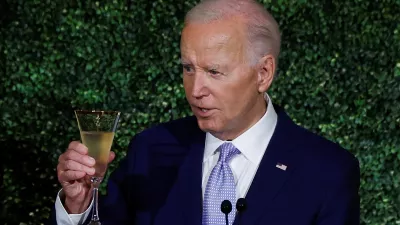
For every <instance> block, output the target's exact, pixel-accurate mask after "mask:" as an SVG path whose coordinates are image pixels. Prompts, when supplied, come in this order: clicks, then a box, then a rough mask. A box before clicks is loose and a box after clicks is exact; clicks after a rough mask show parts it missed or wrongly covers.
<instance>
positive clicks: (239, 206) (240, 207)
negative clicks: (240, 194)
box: [236, 198, 247, 212]
mask: <svg viewBox="0 0 400 225" xmlns="http://www.w3.org/2000/svg"><path fill="white" fill-rule="evenodd" d="M246 208H247V204H246V199H244V198H239V199H238V200H237V202H236V210H237V211H238V212H243V211H244V210H246Z"/></svg>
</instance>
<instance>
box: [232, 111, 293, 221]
mask: <svg viewBox="0 0 400 225" xmlns="http://www.w3.org/2000/svg"><path fill="white" fill-rule="evenodd" d="M290 123H291V121H289V118H288V117H287V116H286V115H285V114H284V113H283V112H282V113H279V114H278V123H277V126H276V128H275V131H274V134H273V136H272V138H271V141H270V143H269V145H268V147H267V150H266V152H265V154H264V156H263V159H262V160H261V162H260V165H259V168H258V170H257V173H256V174H255V176H254V179H253V182H252V183H251V186H250V188H249V191H248V193H247V195H246V201H247V207H248V208H247V210H246V212H244V213H243V215H242V219H241V220H242V221H243V224H256V222H257V221H258V220H259V218H260V217H261V216H262V215H263V214H265V208H266V206H268V205H269V204H271V202H272V200H273V198H274V197H275V196H276V194H277V193H278V192H279V190H280V188H281V187H282V186H283V185H284V184H285V182H286V181H287V179H288V178H289V176H290V174H291V173H292V172H293V170H294V162H293V160H292V158H293V157H291V154H290V151H291V150H292V149H293V148H292V146H291V145H290V143H289V141H288V138H287V132H288V129H290V126H293V125H291V124H290ZM288 126H289V127H288ZM278 164H281V165H283V167H282V166H279V167H281V168H278V167H277V165H278ZM284 166H286V168H284ZM238 218H239V217H237V219H236V220H235V224H238V223H239V221H238Z"/></svg>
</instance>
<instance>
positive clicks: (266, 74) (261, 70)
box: [258, 55, 276, 93]
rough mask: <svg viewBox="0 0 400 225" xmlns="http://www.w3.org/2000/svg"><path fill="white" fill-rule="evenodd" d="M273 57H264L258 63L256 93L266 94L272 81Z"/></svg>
mask: <svg viewBox="0 0 400 225" xmlns="http://www.w3.org/2000/svg"><path fill="white" fill-rule="evenodd" d="M275 65H276V64H275V57H274V56H272V55H266V56H264V57H262V58H261V59H260V61H259V62H258V91H259V92H260V93H263V92H266V91H267V90H268V89H269V87H270V86H271V84H272V81H273V80H274V74H275Z"/></svg>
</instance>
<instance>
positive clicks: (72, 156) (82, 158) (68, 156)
mask: <svg viewBox="0 0 400 225" xmlns="http://www.w3.org/2000/svg"><path fill="white" fill-rule="evenodd" d="M68 160H73V161H75V162H78V163H81V164H83V165H85V166H88V167H92V166H94V164H95V163H96V161H95V160H94V159H93V158H92V157H90V156H88V155H82V154H80V153H79V152H77V151H74V150H68V151H66V152H65V153H63V154H62V155H61V156H60V157H59V159H58V163H59V164H64V163H65V161H68Z"/></svg>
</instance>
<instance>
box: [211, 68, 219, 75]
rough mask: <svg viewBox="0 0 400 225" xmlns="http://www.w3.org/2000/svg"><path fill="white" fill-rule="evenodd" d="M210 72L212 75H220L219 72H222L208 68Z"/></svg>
mask: <svg viewBox="0 0 400 225" xmlns="http://www.w3.org/2000/svg"><path fill="white" fill-rule="evenodd" d="M208 72H209V73H210V74H211V75H218V74H220V72H218V71H217V70H215V69H211V70H208Z"/></svg>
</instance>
